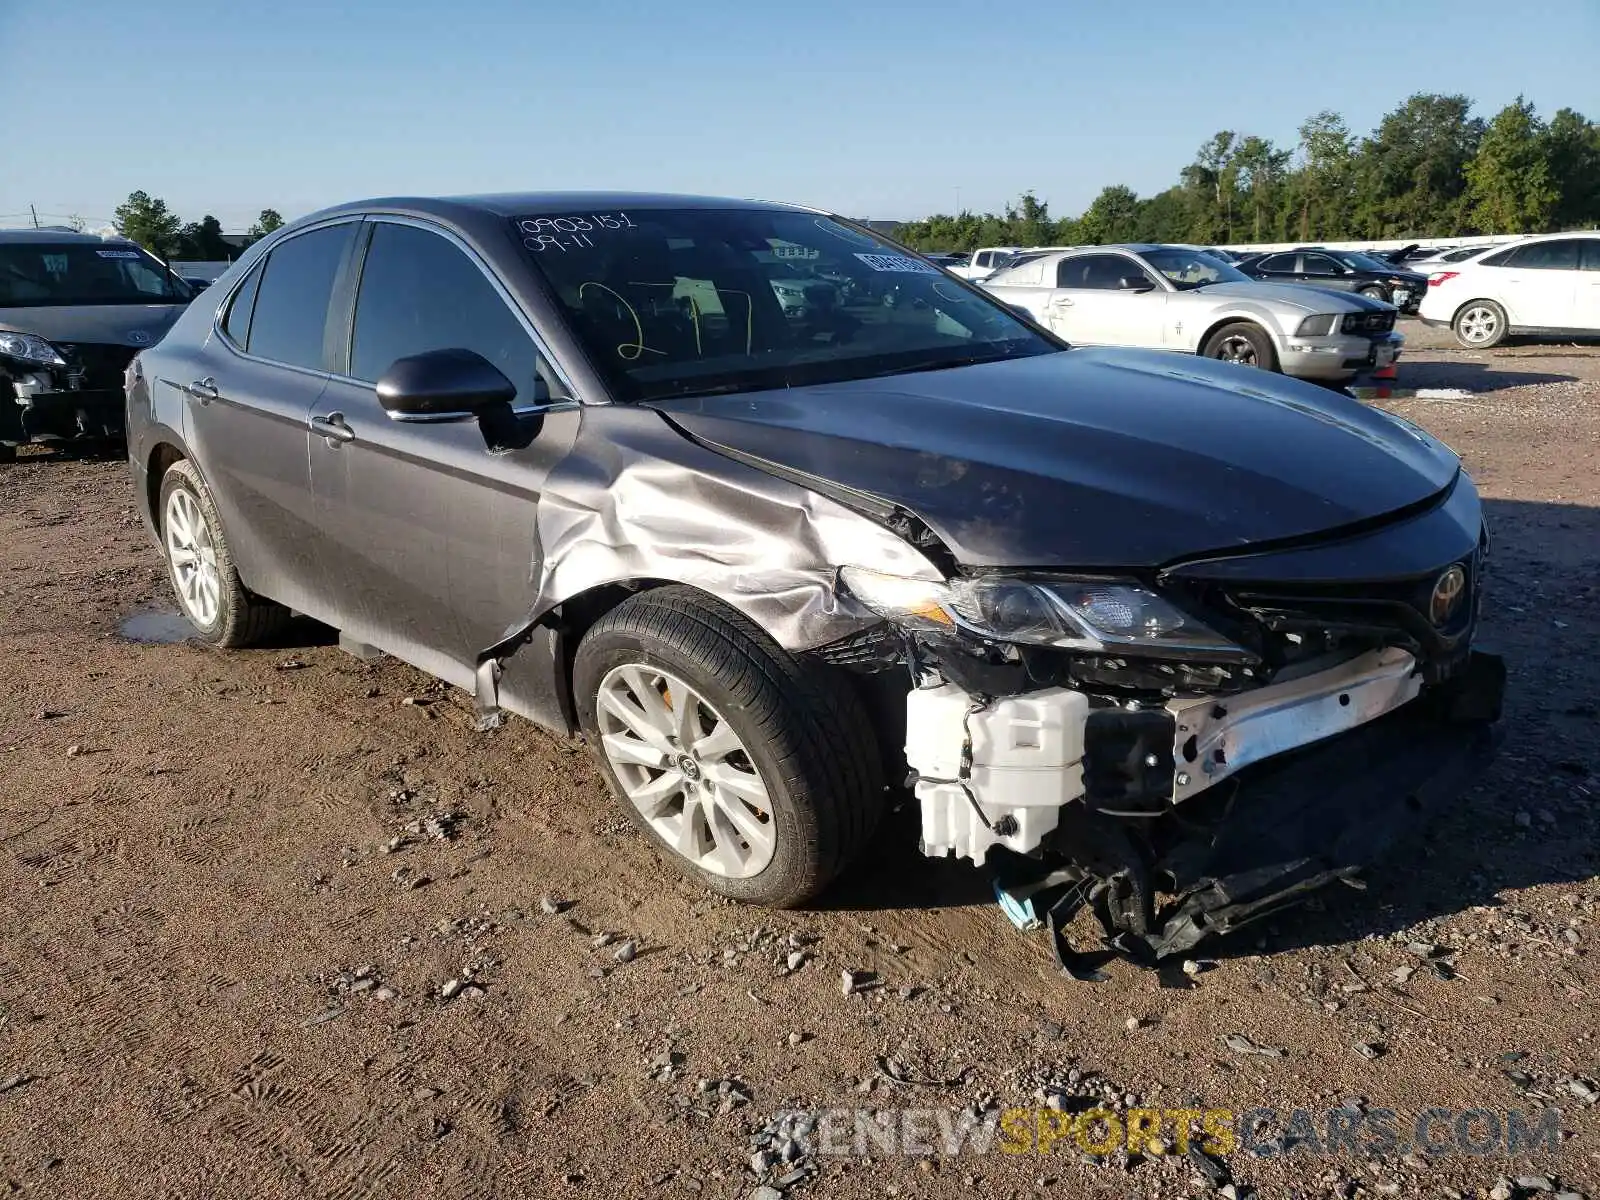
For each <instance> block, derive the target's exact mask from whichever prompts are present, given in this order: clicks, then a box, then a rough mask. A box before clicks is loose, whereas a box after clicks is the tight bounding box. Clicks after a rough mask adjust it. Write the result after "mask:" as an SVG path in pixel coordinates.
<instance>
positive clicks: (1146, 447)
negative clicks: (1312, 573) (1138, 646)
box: [652, 349, 1459, 568]
mask: <svg viewBox="0 0 1600 1200" xmlns="http://www.w3.org/2000/svg"><path fill="white" fill-rule="evenodd" d="M652 407H654V408H656V409H658V410H659V411H661V412H662V413H663V414H664V415H666V416H667V417H668V418H669V419H670V420H671V421H673V422H674V423H675V424H677V425H678V426H679V427H680V428H681V429H682V430H683V431H684V432H686V433H687V434H688V435H689V436H691V437H693V438H695V439H696V440H698V441H700V442H702V443H703V444H706V445H708V446H710V447H712V448H714V449H721V450H723V451H725V452H728V453H730V454H731V455H732V456H734V457H736V458H739V459H741V460H742V461H746V462H751V463H753V464H754V465H756V466H758V467H765V468H767V469H769V470H772V471H773V472H774V473H777V474H786V475H788V476H790V477H792V478H797V479H798V480H799V481H800V482H802V483H806V484H809V485H811V486H813V487H815V488H816V490H818V491H824V492H826V491H828V490H829V489H830V488H833V489H840V488H842V489H848V491H843V492H841V491H836V492H835V494H837V495H839V497H840V498H841V499H844V500H845V501H846V502H847V503H848V502H849V499H850V497H849V493H850V492H855V493H865V494H866V496H868V497H872V498H876V499H878V500H882V501H887V502H888V503H889V504H892V505H896V506H899V507H901V508H903V509H905V510H907V511H908V512H910V513H913V514H915V515H916V516H917V517H919V518H920V519H921V520H922V521H923V522H924V523H926V524H927V525H928V526H929V527H930V528H931V529H932V530H933V531H934V532H935V533H936V534H938V535H939V537H940V538H941V539H943V541H944V543H945V544H946V545H947V546H948V547H949V549H950V551H951V552H952V553H953V554H954V555H955V556H956V557H957V558H958V559H959V560H960V561H961V562H963V563H965V564H967V565H970V566H1014V567H1087V568H1107V567H1126V568H1154V567H1158V566H1163V565H1166V564H1170V563H1172V562H1174V561H1175V560H1180V559H1184V558H1187V557H1190V556H1194V555H1200V554H1215V553H1219V552H1224V553H1225V552H1227V551H1230V550H1234V549H1243V548H1251V549H1259V548H1262V547H1263V545H1264V544H1267V543H1278V542H1291V543H1292V542H1294V541H1297V540H1300V539H1305V538H1307V537H1308V536H1311V535H1317V534H1322V533H1326V532H1329V531H1333V530H1337V529H1339V528H1340V527H1342V526H1348V525H1352V524H1355V523H1358V522H1365V521H1369V520H1371V519H1373V518H1376V517H1381V516H1384V515H1386V514H1389V513H1392V512H1394V511H1395V510H1398V509H1403V508H1407V507H1409V506H1412V505H1415V504H1418V503H1419V502H1422V501H1425V500H1427V499H1429V498H1430V497H1432V496H1435V495H1437V494H1438V493H1440V492H1441V491H1442V490H1443V489H1444V488H1446V487H1447V486H1448V485H1449V484H1450V483H1451V481H1452V480H1453V479H1454V478H1455V476H1456V473H1457V470H1458V468H1459V463H1458V461H1457V459H1456V458H1455V456H1454V455H1453V454H1451V453H1450V451H1449V450H1447V449H1446V448H1445V447H1444V446H1442V445H1441V444H1440V443H1439V442H1437V441H1434V440H1433V439H1432V438H1430V437H1428V436H1427V435H1425V434H1422V433H1420V432H1418V431H1415V430H1414V429H1412V427H1410V426H1407V425H1404V424H1402V423H1400V422H1398V421H1395V420H1393V419H1392V418H1390V417H1388V416H1386V415H1384V414H1383V413H1381V412H1379V411H1377V410H1375V409H1369V408H1366V407H1364V406H1363V405H1362V404H1360V403H1359V402H1358V401H1356V400H1354V399H1352V398H1350V397H1348V396H1342V395H1339V394H1337V393H1334V392H1330V391H1328V390H1326V389H1323V388H1319V387H1316V386H1314V385H1311V384H1306V383H1301V382H1299V381H1297V380H1292V379H1286V378H1284V377H1282V376H1278V375H1271V374H1268V373H1266V372H1263V371H1256V370H1252V369H1249V368H1245V367H1239V366H1236V365H1234V364H1231V363H1218V362H1212V361H1211V360H1209V359H1199V358H1188V357H1184V358H1179V357H1177V356H1175V355H1171V354H1163V353H1161V352H1159V351H1138V350H1109V349H1086V350H1068V351H1064V352H1061V353H1055V354H1045V355H1039V356H1036V357H1031V358H1026V359H1016V360H1010V361H1006V362H1000V363H988V364H982V365H977V366H969V367H959V368H953V369H949V370H943V371H930V372H919V373H914V374H907V375H899V376H890V377H885V378H881V379H865V380H855V381H851V382H847V383H835V384H821V385H816V386H811V387H802V388H791V389H786V390H783V391H768V392H758V393H749V392H746V393H742V394H736V395H728V396H713V397H702V398H685V399H681V400H670V401H660V402H656V403H655V404H653V405H652ZM869 565H870V564H869Z"/></svg>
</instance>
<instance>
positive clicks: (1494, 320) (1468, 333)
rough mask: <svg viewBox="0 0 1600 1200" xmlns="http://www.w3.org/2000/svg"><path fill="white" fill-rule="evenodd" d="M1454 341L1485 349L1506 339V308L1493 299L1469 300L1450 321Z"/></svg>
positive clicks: (1471, 348)
mask: <svg viewBox="0 0 1600 1200" xmlns="http://www.w3.org/2000/svg"><path fill="white" fill-rule="evenodd" d="M1450 328H1451V329H1452V330H1453V331H1454V332H1455V335H1456V341H1457V342H1459V343H1460V344H1461V345H1463V346H1465V347H1467V349H1469V350H1487V349H1489V348H1490V347H1491V346H1498V345H1499V344H1500V343H1501V342H1503V341H1505V340H1506V332H1507V328H1508V325H1507V321H1506V310H1505V309H1503V308H1501V307H1500V306H1499V305H1498V304H1496V303H1495V302H1494V301H1493V300H1470V301H1468V302H1467V303H1466V304H1463V305H1462V306H1461V307H1460V308H1459V309H1458V310H1457V311H1456V315H1455V320H1453V321H1451V322H1450Z"/></svg>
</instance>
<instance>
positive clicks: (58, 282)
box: [0, 241, 190, 308]
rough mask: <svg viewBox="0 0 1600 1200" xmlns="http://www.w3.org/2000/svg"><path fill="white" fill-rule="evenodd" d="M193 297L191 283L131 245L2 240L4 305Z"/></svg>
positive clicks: (0, 275)
mask: <svg viewBox="0 0 1600 1200" xmlns="http://www.w3.org/2000/svg"><path fill="white" fill-rule="evenodd" d="M189 298H190V291H189V289H188V287H187V286H185V285H184V284H183V283H180V282H179V281H178V279H177V278H176V277H175V276H174V275H173V274H172V272H171V271H169V270H167V268H166V267H165V266H163V265H162V264H161V262H160V261H159V260H157V259H155V258H152V257H151V256H150V255H148V254H146V253H145V252H144V251H143V250H140V249H138V248H136V247H134V246H131V245H128V244H127V243H121V244H118V243H110V244H97V243H95V242H31V241H30V242H9V243H0V308H28V307H32V306H35V305H65V304H72V305H78V304H162V303H168V304H170V303H182V302H183V301H186V300H188V299H189Z"/></svg>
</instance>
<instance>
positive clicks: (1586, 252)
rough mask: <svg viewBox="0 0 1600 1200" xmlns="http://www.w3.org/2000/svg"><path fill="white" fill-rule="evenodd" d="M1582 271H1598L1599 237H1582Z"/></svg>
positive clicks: (1599, 262)
mask: <svg viewBox="0 0 1600 1200" xmlns="http://www.w3.org/2000/svg"><path fill="white" fill-rule="evenodd" d="M1580 269H1581V270H1584V271H1600V238H1584V239H1583V265H1582V267H1581V268H1580Z"/></svg>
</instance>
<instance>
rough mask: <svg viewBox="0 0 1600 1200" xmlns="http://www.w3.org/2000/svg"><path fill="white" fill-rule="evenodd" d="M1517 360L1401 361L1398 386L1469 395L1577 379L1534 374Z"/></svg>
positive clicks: (1542, 372) (1568, 375)
mask: <svg viewBox="0 0 1600 1200" xmlns="http://www.w3.org/2000/svg"><path fill="white" fill-rule="evenodd" d="M1516 361H1517V360H1516V359H1515V358H1510V357H1495V358H1491V359H1489V360H1488V361H1483V362H1479V361H1473V360H1460V361H1437V362H1433V361H1426V360H1424V361H1414V360H1412V359H1407V358H1402V359H1401V360H1400V370H1399V378H1398V379H1397V380H1396V381H1395V385H1396V386H1397V387H1401V388H1462V389H1464V390H1466V391H1469V392H1475V393H1477V392H1495V391H1499V390H1500V389H1502V388H1517V387H1529V386H1532V385H1536V384H1541V383H1568V382H1571V381H1573V380H1575V379H1577V376H1576V375H1570V374H1566V373H1558V372H1555V371H1530V370H1526V369H1524V368H1522V367H1518V366H1513V365H1511V364H1513V363H1515V362H1516Z"/></svg>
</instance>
